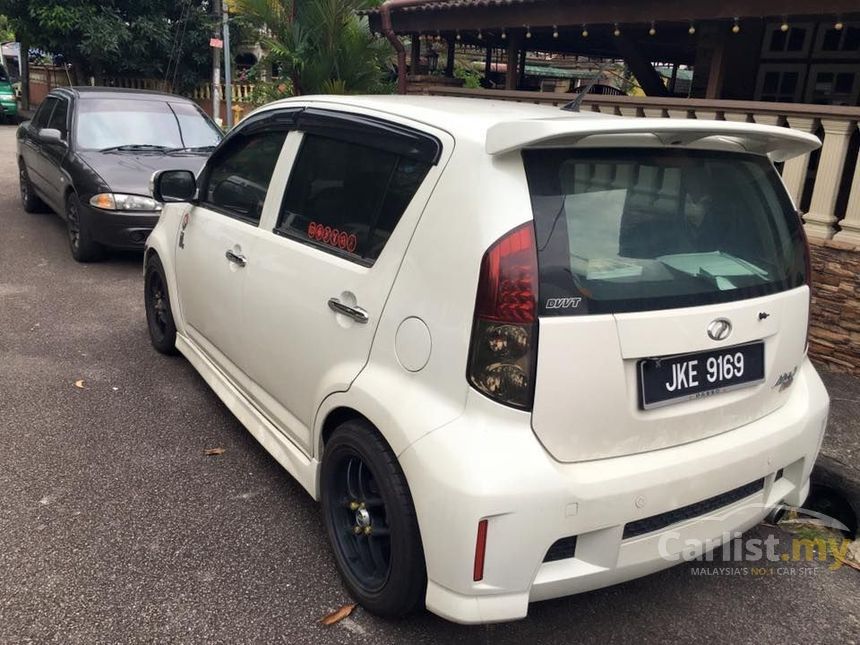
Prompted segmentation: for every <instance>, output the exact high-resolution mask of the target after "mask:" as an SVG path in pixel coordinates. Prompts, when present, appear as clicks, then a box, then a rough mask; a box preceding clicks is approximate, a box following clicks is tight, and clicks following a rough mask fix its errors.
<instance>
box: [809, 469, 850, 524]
mask: <svg viewBox="0 0 860 645" xmlns="http://www.w3.org/2000/svg"><path fill="white" fill-rule="evenodd" d="M811 479H812V484H813V485H817V486H822V487H825V488H829V489H831V490H833V491H835V492H837V493H839V495H841V496H842V497H843V498H844V499H845V501H846V502H848V504H849V505H850V506H851V508H852V510H853V511H854V517H855V518H856V519H857V520H860V474H858V471H857V470H856V469H854V468H851V467H849V466H848V465H846V464H844V463H842V462H841V461H839V460H838V459H834V458H833V457H829V456H827V455H819V457H818V460H817V461H816V462H815V467H814V468H813V469H812V477H811Z"/></svg>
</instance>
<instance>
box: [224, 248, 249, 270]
mask: <svg viewBox="0 0 860 645" xmlns="http://www.w3.org/2000/svg"><path fill="white" fill-rule="evenodd" d="M224 256H225V257H226V258H227V259H228V260H230V262H232V263H233V264H238V265H239V266H240V267H243V266H245V265H246V264H248V258H246V257H245V256H244V255H239V254H238V253H233V251H231V250H229V249H227V252H226V253H225V254H224Z"/></svg>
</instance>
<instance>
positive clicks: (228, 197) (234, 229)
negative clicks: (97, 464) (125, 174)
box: [145, 97, 829, 623]
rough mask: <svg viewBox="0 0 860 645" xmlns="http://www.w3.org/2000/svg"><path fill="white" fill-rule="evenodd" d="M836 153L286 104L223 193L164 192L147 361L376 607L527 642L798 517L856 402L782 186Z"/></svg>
mask: <svg viewBox="0 0 860 645" xmlns="http://www.w3.org/2000/svg"><path fill="white" fill-rule="evenodd" d="M817 145H818V140H817V139H815V138H814V137H812V136H810V135H806V134H802V133H798V132H797V131H793V130H789V129H786V128H779V127H766V126H757V125H752V124H745V123H730V122H717V121H695V120H673V119H626V118H619V117H610V116H601V115H598V114H594V113H588V114H586V113H582V114H578V113H572V112H565V111H562V110H559V109H555V108H550V107H538V106H534V105H527V104H517V103H506V102H495V101H480V100H473V99H443V98H431V97H306V98H300V99H291V100H285V101H279V102H276V103H273V104H271V105H268V106H266V107H264V108H262V109H260V110H258V111H257V112H255V113H253V114H252V115H251V116H249V117H247V118H246V119H245V120H244V121H242V123H241V124H239V126H238V127H236V128H235V129H234V130H233V131H232V132H231V133H230V134H229V135H228V136H227V137H226V138H225V139H224V141H223V142H222V144H221V145H220V146H219V147H218V149H217V150H216V151H215V152H214V154H213V155H212V157H211V158H210V159H209V161H208V163H207V164H206V166H205V168H204V169H203V170H202V171H201V173H200V175H199V176H198V177H194V175H192V174H191V173H190V172H188V171H166V172H160V173H157V174H156V175H155V176H154V177H153V195H154V197H156V198H157V199H159V200H160V201H162V202H165V203H166V204H167V205H166V206H165V208H164V210H163V212H162V215H161V219H160V221H159V223H158V226H157V227H156V229H155V230H154V231H153V233H152V235H151V236H150V238H149V241H148V243H147V250H146V257H145V276H146V290H145V294H146V312H147V317H148V323H149V330H150V334H151V337H152V342H153V344H154V345H155V347H156V349H158V350H159V351H162V352H171V351H174V349H176V350H178V351H180V352H181V353H182V354H184V355H185V356H186V357H187V359H188V360H189V361H190V362H191V363H192V364H193V365H194V367H195V368H196V369H197V370H198V371H199V372H200V374H201V375H202V376H203V378H204V379H205V380H206V381H207V382H208V383H209V385H210V386H211V387H212V388H213V389H214V390H215V391H216V392H217V394H218V395H219V396H220V397H221V399H222V400H223V401H224V402H225V404H226V405H227V406H228V407H229V408H230V410H231V411H232V412H233V413H235V414H236V416H237V417H238V418H239V420H240V421H241V422H242V423H243V424H244V425H245V426H246V427H247V428H248V430H249V431H250V432H251V433H252V434H253V435H254V436H255V437H256V438H257V439H258V440H259V441H260V443H261V444H262V445H263V446H264V447H265V448H266V450H268V451H269V452H270V453H271V454H272V455H273V456H274V457H275V458H276V459H277V460H278V461H279V462H280V463H281V464H282V465H283V466H284V468H286V469H287V471H289V472H290V474H292V475H293V476H294V477H295V478H296V479H297V480H298V481H299V482H301V484H302V485H303V486H304V487H305V488H306V489H307V491H308V492H309V493H310V494H311V495H312V496H313V497H314V498H315V499H318V500H320V501H321V502H322V507H323V517H324V521H325V524H326V527H327V531H328V535H329V538H330V540H331V543H332V548H333V551H334V555H335V558H336V561H337V565H338V567H339V570H340V572H341V574H342V576H343V579H344V581H345V583H346V585H347V587H348V588H349V590H350V591H351V593H352V594H354V596H355V598H356V599H358V600H359V601H360V602H361V603H362V604H363V605H364V606H365V607H366V608H367V609H369V610H370V611H373V612H377V613H379V614H383V615H397V614H403V613H405V612H408V611H409V610H411V609H414V608H416V607H418V606H420V605H421V604H422V603H424V604H426V607H427V608H428V609H430V610H431V611H433V612H435V613H437V614H439V615H441V616H444V617H446V618H449V619H451V620H454V621H458V622H463V623H477V622H490V621H504V620H511V619H516V618H521V617H523V616H525V615H526V612H527V609H528V604H529V602H530V601H536V600H542V599H546V598H554V597H558V596H563V595H567V594H573V593H577V592H581V591H585V590H589V589H594V588H597V587H601V586H605V585H610V584H613V583H617V582H620V581H623V580H627V579H630V578H634V577H636V576H641V575H644V574H647V573H650V572H653V571H656V570H658V569H661V568H664V567H667V566H669V565H670V564H672V563H673V562H675V561H677V559H678V555H679V553H680V552H681V551H682V549H685V548H686V549H689V544H690V543H691V541H692V543H698V542H696V541H701V543H702V544H703V545H708V544H709V545H710V546H703V547H702V548H712V547H713V545H714V544H716V543H717V541H719V540H721V539H725V536H726V535H733V534H734V533H735V532H737V531H743V530H745V529H747V528H749V527H751V526H753V525H754V524H756V523H757V522H759V521H760V520H761V519H762V518H763V517H764V516H765V515H766V514H767V513H768V511H769V509H772V508H773V507H775V506H776V505H778V504H780V503H783V502H784V503H788V504H793V505H799V504H801V503H802V502H803V500H804V498H805V496H806V495H807V492H808V489H809V481H808V479H809V474H810V471H811V469H812V466H813V462H814V461H815V458H816V454H817V452H818V448H819V445H820V442H821V439H822V435H823V432H824V427H825V424H826V420H827V413H828V405H829V401H828V396H827V393H826V391H825V389H824V387H823V385H822V383H821V381H820V379H819V377H818V375H817V374H816V372H815V369H814V368H813V366H812V365H811V364H810V362H809V360H808V359H807V353H806V336H807V327H808V317H809V297H810V289H809V275H810V268H809V264H808V248H807V246H806V242H805V237H804V233H803V228H802V224H801V221H800V219H799V217H798V216H797V213H796V210H795V208H794V206H793V204H792V202H791V200H790V198H789V196H788V194H787V192H786V190H785V189H784V187H783V185H782V183H781V181H780V178H779V175H778V174H777V172H776V171H775V169H774V166H773V163H774V162H781V161H784V160H786V159H788V158H790V157H792V156H795V155H799V154H803V153H807V152H809V151H810V150H812V149H814V148H815V147H816V146H817ZM667 536H672V539H669V540H667ZM709 540H710V542H708V541H709Z"/></svg>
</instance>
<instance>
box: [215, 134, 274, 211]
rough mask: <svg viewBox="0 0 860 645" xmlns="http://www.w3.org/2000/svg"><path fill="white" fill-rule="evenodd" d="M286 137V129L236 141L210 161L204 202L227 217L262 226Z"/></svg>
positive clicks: (237, 138) (242, 137)
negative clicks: (261, 222)
mask: <svg viewBox="0 0 860 645" xmlns="http://www.w3.org/2000/svg"><path fill="white" fill-rule="evenodd" d="M286 138H287V132H286V131H285V130H277V131H264V132H260V133H257V134H252V135H249V136H238V137H236V138H235V139H233V140H232V141H231V142H230V144H228V145H227V146H226V147H225V148H222V149H221V150H219V151H218V153H217V156H216V157H213V158H212V160H211V161H210V162H209V165H208V167H207V169H206V176H207V180H206V188H205V189H204V191H203V201H204V202H205V203H206V204H207V205H209V206H212V207H213V208H215V209H216V210H218V211H221V212H223V213H226V214H227V215H231V216H235V217H238V218H239V219H242V220H245V221H247V222H249V223H252V224H258V223H259V221H260V215H261V214H262V212H263V204H264V203H265V201H266V191H268V189H269V182H270V181H271V180H272V173H273V172H274V171H275V164H276V163H277V162H278V156H280V154H281V148H282V147H283V145H284V139H286Z"/></svg>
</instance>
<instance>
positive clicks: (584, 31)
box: [582, 25, 588, 38]
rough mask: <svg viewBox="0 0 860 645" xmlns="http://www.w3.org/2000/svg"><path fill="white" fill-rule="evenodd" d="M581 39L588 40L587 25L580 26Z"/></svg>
mask: <svg viewBox="0 0 860 645" xmlns="http://www.w3.org/2000/svg"><path fill="white" fill-rule="evenodd" d="M582 37H583V38H588V25H582Z"/></svg>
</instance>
